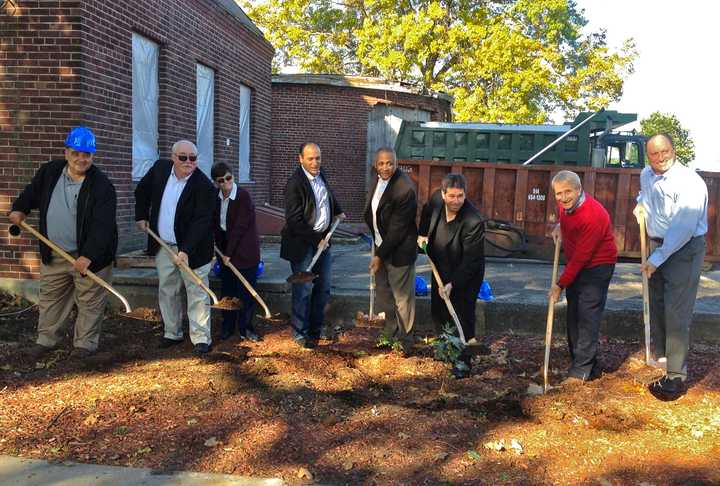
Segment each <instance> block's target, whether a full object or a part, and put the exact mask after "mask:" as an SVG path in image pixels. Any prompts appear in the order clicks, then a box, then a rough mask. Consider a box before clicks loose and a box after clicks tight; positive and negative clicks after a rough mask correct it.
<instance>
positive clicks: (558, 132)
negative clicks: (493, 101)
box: [395, 109, 645, 168]
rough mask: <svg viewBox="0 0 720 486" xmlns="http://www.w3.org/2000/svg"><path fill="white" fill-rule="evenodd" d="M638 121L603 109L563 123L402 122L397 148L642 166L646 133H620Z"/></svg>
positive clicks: (418, 154)
mask: <svg viewBox="0 0 720 486" xmlns="http://www.w3.org/2000/svg"><path fill="white" fill-rule="evenodd" d="M636 120H637V115H636V114H634V113H618V112H617V111H610V110H604V109H603V110H600V111H598V112H595V113H593V112H582V113H580V114H579V115H578V116H577V117H576V118H575V120H574V121H572V122H569V123H565V124H563V125H551V124H545V125H523V124H506V123H445V122H407V121H404V122H403V123H402V125H401V127H400V133H399V134H398V138H397V142H396V145H395V149H396V152H397V155H398V159H400V160H438V161H440V160H443V161H447V162H456V163H460V164H463V163H469V162H480V163H499V164H503V163H504V164H525V165H528V164H534V165H553V164H554V165H568V166H591V167H597V168H604V167H617V168H642V167H643V166H644V164H645V137H643V136H642V135H639V134H636V133H635V132H634V131H632V132H618V131H617V129H618V128H620V127H622V126H624V125H627V124H628V123H632V122H634V121H636Z"/></svg>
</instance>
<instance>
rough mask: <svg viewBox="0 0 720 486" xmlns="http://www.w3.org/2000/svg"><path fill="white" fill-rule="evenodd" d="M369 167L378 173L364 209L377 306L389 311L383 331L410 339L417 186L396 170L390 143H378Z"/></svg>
mask: <svg viewBox="0 0 720 486" xmlns="http://www.w3.org/2000/svg"><path fill="white" fill-rule="evenodd" d="M373 167H374V169H375V172H376V173H377V175H378V177H377V178H375V179H374V181H373V182H372V183H371V187H370V192H369V193H368V198H367V203H366V205H365V213H364V216H365V223H366V224H367V226H368V228H369V229H370V232H371V233H372V235H373V245H375V255H374V256H373V258H372V259H371V261H370V268H369V270H370V273H372V274H375V284H376V289H377V307H378V310H380V311H381V312H383V311H384V312H385V315H386V316H387V317H386V322H385V329H384V330H383V334H384V335H385V337H387V338H393V337H399V338H400V339H401V340H402V341H405V344H410V343H408V341H409V339H410V333H411V331H412V327H413V323H414V322H415V260H416V259H417V246H416V241H417V226H416V225H415V216H416V214H417V200H416V196H415V188H414V186H413V183H412V181H411V180H410V178H409V177H408V176H407V175H405V174H404V173H403V172H402V171H399V170H397V168H398V164H397V158H396V155H395V151H394V150H393V149H392V148H389V147H383V148H380V149H378V150H377V152H375V161H374V163H373Z"/></svg>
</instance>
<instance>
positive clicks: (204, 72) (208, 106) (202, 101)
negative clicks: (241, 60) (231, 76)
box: [195, 64, 215, 177]
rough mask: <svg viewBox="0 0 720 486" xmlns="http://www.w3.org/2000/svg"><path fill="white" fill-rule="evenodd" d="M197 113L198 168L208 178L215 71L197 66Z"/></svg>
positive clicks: (212, 128)
mask: <svg viewBox="0 0 720 486" xmlns="http://www.w3.org/2000/svg"><path fill="white" fill-rule="evenodd" d="M196 85H197V98H196V99H197V107H196V108H197V111H196V115H195V116H196V129H197V132H196V137H197V140H196V143H197V148H198V167H199V168H200V170H202V171H203V172H204V173H205V174H206V175H207V176H208V177H210V168H211V167H212V164H213V140H214V135H215V134H214V131H215V126H214V117H215V109H214V105H215V71H213V70H212V68H209V67H207V66H203V65H202V64H198V65H197V83H196Z"/></svg>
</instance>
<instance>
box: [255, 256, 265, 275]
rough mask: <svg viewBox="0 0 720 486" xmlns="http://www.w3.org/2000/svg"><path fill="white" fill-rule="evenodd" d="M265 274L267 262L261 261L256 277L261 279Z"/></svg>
mask: <svg viewBox="0 0 720 486" xmlns="http://www.w3.org/2000/svg"><path fill="white" fill-rule="evenodd" d="M263 273H265V262H264V261H262V260H260V262H258V266H257V271H256V272H255V277H256V278H260V276H261V275H262V274H263Z"/></svg>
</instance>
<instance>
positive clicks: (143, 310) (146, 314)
mask: <svg viewBox="0 0 720 486" xmlns="http://www.w3.org/2000/svg"><path fill="white" fill-rule="evenodd" d="M120 315H121V316H123V317H127V318H128V319H136V320H138V321H147V322H162V316H161V315H160V313H159V312H158V311H157V309H151V308H149V307H136V308H135V309H133V310H132V311H131V312H123V313H122V314H120Z"/></svg>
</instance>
